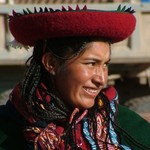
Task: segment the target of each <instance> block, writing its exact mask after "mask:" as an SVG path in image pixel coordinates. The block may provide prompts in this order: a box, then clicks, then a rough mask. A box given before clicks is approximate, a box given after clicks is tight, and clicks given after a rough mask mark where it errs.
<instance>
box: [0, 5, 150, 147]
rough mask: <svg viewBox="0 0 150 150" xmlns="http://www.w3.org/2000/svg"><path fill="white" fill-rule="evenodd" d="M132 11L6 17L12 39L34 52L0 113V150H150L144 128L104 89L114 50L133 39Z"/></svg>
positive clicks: (110, 89) (146, 127)
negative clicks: (130, 37)
mask: <svg viewBox="0 0 150 150" xmlns="http://www.w3.org/2000/svg"><path fill="white" fill-rule="evenodd" d="M133 12H134V10H132V9H131V8H129V9H125V8H123V9H121V7H119V8H118V10H117V11H96V10H88V9H87V8H86V7H84V8H83V9H80V8H79V7H78V6H77V8H76V10H72V9H71V8H70V7H69V10H68V11H67V10H66V9H65V8H64V7H63V8H62V11H60V10H56V11H54V10H52V9H50V11H48V9H47V8H45V10H42V9H40V11H39V12H37V11H36V10H35V11H34V13H32V12H31V11H30V10H28V9H27V11H25V10H24V14H20V13H16V12H14V13H13V16H10V20H9V27H10V31H11V33H12V34H13V36H14V37H15V40H16V41H18V42H20V43H21V44H23V45H28V46H34V49H33V55H32V56H31V58H29V60H28V61H27V66H28V67H27V71H26V74H25V78H24V80H23V81H22V82H20V83H19V84H18V85H17V86H16V87H15V88H14V89H13V91H12V93H11V94H10V99H9V101H8V102H7V104H6V105H5V106H1V109H0V116H1V124H2V127H1V135H2V136H1V137H2V139H1V147H2V148H4V149H15V150H16V149H29V150H30V149H35V150H49V149H61V150H63V149H83V150H88V149H92V150H97V149H102V150H107V149H108V150H110V149H112V150H113V149H114V150H115V149H117V150H120V149H121V150H122V149H125V150H130V149H136V150H138V149H140V150H141V149H150V144H149V139H150V138H149V134H147V133H148V132H149V131H150V126H149V123H148V122H146V121H145V120H143V119H142V118H140V117H139V116H137V115H136V114H135V113H133V112H131V111H129V110H128V109H126V108H124V107H122V106H120V105H119V104H118V95H117V92H116V90H115V89H114V88H113V87H107V77H108V64H109V61H110V60H111V44H112V43H116V42H119V41H122V40H124V39H125V38H127V37H129V36H130V35H131V34H132V32H133V31H134V28H135V22H136V21H135V17H134V16H133V14H132V13H133ZM120 27H122V28H120ZM126 114H127V116H126ZM131 117H133V118H132V121H136V120H137V124H136V125H135V123H132V122H131ZM8 123H9V124H8ZM125 123H126V124H125ZM139 123H142V124H141V128H140V129H139V128H138V126H139ZM9 125H10V126H11V129H10V128H8V126H9ZM134 128H135V129H136V128H137V129H136V131H138V133H135V132H134V131H132V129H134ZM144 130H145V131H144ZM129 132H131V133H129ZM13 137H15V138H13Z"/></svg>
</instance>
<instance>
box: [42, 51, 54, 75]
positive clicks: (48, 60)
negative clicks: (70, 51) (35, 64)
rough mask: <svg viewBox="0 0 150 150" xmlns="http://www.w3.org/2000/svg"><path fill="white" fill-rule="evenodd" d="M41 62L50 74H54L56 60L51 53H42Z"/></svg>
mask: <svg viewBox="0 0 150 150" xmlns="http://www.w3.org/2000/svg"><path fill="white" fill-rule="evenodd" d="M42 63H43V66H44V67H45V69H46V70H47V71H48V72H49V73H50V74H52V75H55V66H56V60H55V58H54V57H53V55H52V54H51V53H45V54H43V56H42Z"/></svg>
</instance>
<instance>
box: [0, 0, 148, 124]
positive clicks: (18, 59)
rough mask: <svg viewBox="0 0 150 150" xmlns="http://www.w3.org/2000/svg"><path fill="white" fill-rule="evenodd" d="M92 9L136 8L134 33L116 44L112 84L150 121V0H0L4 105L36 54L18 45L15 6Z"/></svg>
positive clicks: (0, 79)
mask: <svg viewBox="0 0 150 150" xmlns="http://www.w3.org/2000/svg"><path fill="white" fill-rule="evenodd" d="M76 4H78V5H79V7H80V8H82V7H83V6H84V5H87V7H88V8H89V9H101V10H105V9H108V10H116V9H117V7H118V6H119V4H121V5H122V7H123V6H125V5H126V7H130V6H132V8H133V9H135V11H136V13H135V17H136V19H137V26H136V30H135V31H134V33H133V35H132V36H131V37H129V38H128V39H126V40H125V41H123V42H120V43H118V44H116V45H112V63H111V65H110V72H109V81H108V85H113V86H115V88H116V89H117V90H118V93H119V99H120V103H121V104H122V105H125V106H127V107H129V109H131V110H133V111H135V112H137V113H138V114H140V115H141V116H142V117H143V118H145V119H147V120H148V121H150V0H0V105H1V104H5V103H6V101H7V100H8V96H9V93H10V92H11V89H12V88H13V87H14V86H15V84H16V83H17V82H19V81H21V80H22V79H23V76H24V71H25V66H24V64H25V62H26V60H27V58H28V57H30V55H31V54H32V48H30V49H29V50H28V51H27V50H26V49H24V48H22V49H20V48H18V49H14V48H12V47H10V46H8V45H9V43H10V42H11V41H13V37H12V36H11V34H10V32H9V28H8V21H9V20H8V15H9V14H11V13H12V10H13V9H14V10H16V11H17V12H22V9H26V8H29V9H30V10H34V7H37V8H39V7H43V8H44V7H45V6H46V7H48V8H54V9H55V8H60V9H61V6H62V5H63V6H64V7H65V8H67V7H68V6H72V7H73V8H75V7H76Z"/></svg>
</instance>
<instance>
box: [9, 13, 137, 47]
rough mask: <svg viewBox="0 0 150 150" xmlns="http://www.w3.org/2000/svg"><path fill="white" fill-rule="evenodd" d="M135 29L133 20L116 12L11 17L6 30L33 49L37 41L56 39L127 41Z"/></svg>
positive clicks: (130, 16)
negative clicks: (77, 38) (85, 38)
mask: <svg viewBox="0 0 150 150" xmlns="http://www.w3.org/2000/svg"><path fill="white" fill-rule="evenodd" d="M135 25H136V19H135V16H134V15H133V14H131V13H127V12H117V11H93V10H82V11H64V12H62V11H58V12H54V13H50V12H43V13H35V14H34V13H33V14H28V15H21V16H19V15H18V16H11V17H10V21H9V27H10V31H11V33H12V35H13V36H14V37H15V39H16V40H17V41H18V42H20V43H22V44H23V45H29V46H34V45H35V43H36V42H37V41H39V40H46V39H50V38H57V37H59V38H60V37H82V36H83V37H88V36H90V37H100V38H105V39H107V40H108V41H110V42H111V43H116V42H119V41H122V40H124V39H126V38H128V37H129V36H130V35H131V33H132V32H133V31H134V29H135Z"/></svg>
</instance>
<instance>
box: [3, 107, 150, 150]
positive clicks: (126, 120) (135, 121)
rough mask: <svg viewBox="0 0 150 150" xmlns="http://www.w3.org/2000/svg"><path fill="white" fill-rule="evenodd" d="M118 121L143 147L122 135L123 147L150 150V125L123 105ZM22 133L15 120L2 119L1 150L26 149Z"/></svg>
mask: <svg viewBox="0 0 150 150" xmlns="http://www.w3.org/2000/svg"><path fill="white" fill-rule="evenodd" d="M117 119H118V122H119V125H120V126H121V128H123V130H125V131H126V132H127V133H128V134H130V136H132V137H133V138H134V139H135V140H136V141H137V142H138V143H141V144H142V145H143V147H139V148H138V147H137V146H135V144H131V142H129V140H128V138H127V137H126V136H125V134H121V143H122V144H123V145H128V146H129V147H131V148H132V149H133V150H142V149H144V146H147V147H149V148H145V149H144V150H150V123H148V122H147V121H145V120H144V119H143V118H141V117H140V116H139V115H137V114H136V113H134V112H133V111H131V110H129V109H128V108H126V107H124V106H121V105H119V106H118V116H117ZM20 131H21V129H20V128H19V124H16V123H15V122H14V121H13V120H11V121H10V120H9V121H8V120H7V118H3V119H0V150H23V149H25V146H24V145H25V143H24V142H23V140H22V138H21V135H20V133H21V132H20ZM19 132H20V133H19ZM121 133H123V132H121Z"/></svg>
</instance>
